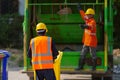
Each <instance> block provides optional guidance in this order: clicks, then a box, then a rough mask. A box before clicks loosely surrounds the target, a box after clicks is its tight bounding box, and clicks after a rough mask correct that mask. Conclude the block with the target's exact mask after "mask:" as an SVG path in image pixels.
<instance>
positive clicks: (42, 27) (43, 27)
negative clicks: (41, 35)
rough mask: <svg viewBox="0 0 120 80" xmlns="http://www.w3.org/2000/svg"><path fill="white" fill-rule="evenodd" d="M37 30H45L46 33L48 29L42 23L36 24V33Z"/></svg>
mask: <svg viewBox="0 0 120 80" xmlns="http://www.w3.org/2000/svg"><path fill="white" fill-rule="evenodd" d="M39 29H45V30H46V32H48V29H47V27H46V25H45V24H44V23H38V24H37V26H36V31H38V30H39Z"/></svg>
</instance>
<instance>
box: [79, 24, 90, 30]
mask: <svg viewBox="0 0 120 80" xmlns="http://www.w3.org/2000/svg"><path fill="white" fill-rule="evenodd" d="M80 27H81V28H82V29H87V28H88V25H86V24H80Z"/></svg>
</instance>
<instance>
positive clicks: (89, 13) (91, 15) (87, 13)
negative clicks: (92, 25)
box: [85, 8, 95, 18]
mask: <svg viewBox="0 0 120 80" xmlns="http://www.w3.org/2000/svg"><path fill="white" fill-rule="evenodd" d="M85 14H86V15H87V17H88V18H92V17H94V15H95V11H94V9H92V8H88V9H87V10H86V12H85Z"/></svg>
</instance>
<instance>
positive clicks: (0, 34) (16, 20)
mask: <svg viewBox="0 0 120 80" xmlns="http://www.w3.org/2000/svg"><path fill="white" fill-rule="evenodd" d="M22 22H23V17H21V16H19V15H17V14H12V15H11V14H6V15H2V16H0V46H1V47H2V48H3V47H21V46H22V37H23V36H22Z"/></svg>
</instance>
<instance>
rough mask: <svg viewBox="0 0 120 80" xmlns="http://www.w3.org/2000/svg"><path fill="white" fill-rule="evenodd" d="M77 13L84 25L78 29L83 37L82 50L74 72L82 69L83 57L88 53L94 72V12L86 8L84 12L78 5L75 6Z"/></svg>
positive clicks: (95, 43) (95, 44) (95, 38)
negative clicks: (80, 29)
mask: <svg viewBox="0 0 120 80" xmlns="http://www.w3.org/2000/svg"><path fill="white" fill-rule="evenodd" d="M77 7H78V10H79V13H80V15H81V17H82V19H83V20H84V22H85V24H80V27H81V28H82V29H83V30H84V35H83V40H82V42H83V48H82V51H81V54H80V55H81V58H80V60H79V66H78V68H77V69H76V70H80V69H83V66H84V64H85V62H84V61H85V57H86V54H87V53H88V51H90V54H91V56H92V62H93V67H92V70H96V59H97V56H96V46H97V37H96V21H95V19H94V15H95V11H94V9H92V8H88V9H87V10H86V12H84V11H83V10H82V8H81V5H80V3H79V4H78V5H77Z"/></svg>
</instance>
